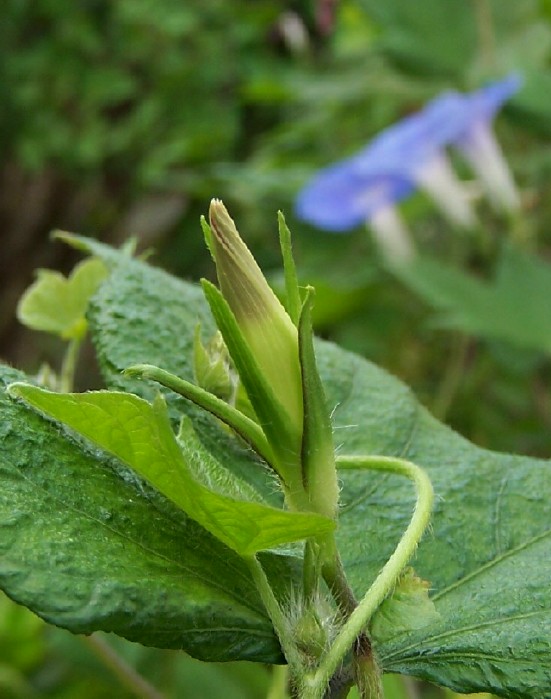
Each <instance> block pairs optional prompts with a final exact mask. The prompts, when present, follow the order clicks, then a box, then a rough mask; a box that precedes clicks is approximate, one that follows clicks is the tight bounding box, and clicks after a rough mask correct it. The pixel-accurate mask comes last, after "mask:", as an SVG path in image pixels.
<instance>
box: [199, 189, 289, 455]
mask: <svg viewBox="0 0 551 699" xmlns="http://www.w3.org/2000/svg"><path fill="white" fill-rule="evenodd" d="M209 218H210V225H211V232H212V235H211V237H210V240H209V241H208V242H209V247H210V250H211V253H212V255H213V257H214V261H215V263H216V271H217V275H218V282H219V285H220V290H221V292H222V294H223V296H224V298H225V299H226V302H227V303H228V305H229V307H230V308H231V310H232V312H233V314H234V316H235V319H236V321H237V323H238V325H239V329H240V331H241V333H242V335H243V337H244V339H245V340H246V342H247V344H248V346H249V348H250V350H251V352H252V354H253V356H254V359H255V361H256V363H257V365H258V367H259V369H260V371H261V372H262V374H263V376H264V377H265V378H266V381H267V382H268V383H269V384H270V386H271V387H272V390H273V392H274V395H275V396H276V398H277V400H278V401H279V403H280V405H281V407H282V408H283V410H284V411H285V414H286V416H287V419H288V421H289V423H290V425H291V426H292V427H293V429H292V431H293V432H294V433H295V434H296V437H297V445H295V446H297V448H299V441H300V439H301V436H302V423H303V401H302V381H301V370H300V362H299V350H298V332H297V328H296V327H295V325H294V324H293V322H292V320H291V318H290V317H289V316H288V315H287V312H286V311H285V309H284V308H283V306H282V304H281V303H280V301H279V299H278V298H277V296H276V295H275V294H274V292H273V291H272V290H271V288H270V286H269V285H268V282H267V281H266V279H265V277H264V275H263V274H262V271H261V270H260V268H259V266H258V264H257V263H256V260H255V259H254V257H253V256H252V254H251V252H250V251H249V249H248V248H247V246H246V245H245V243H244V242H243V240H242V239H241V237H240V235H239V233H238V231H237V228H236V226H235V223H234V222H233V220H232V218H231V217H230V215H229V214H228V212H227V210H226V207H225V206H224V204H223V203H222V202H221V201H219V200H217V199H213V200H212V201H211V205H210V210H209Z"/></svg>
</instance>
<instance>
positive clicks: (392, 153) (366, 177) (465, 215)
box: [296, 76, 520, 260]
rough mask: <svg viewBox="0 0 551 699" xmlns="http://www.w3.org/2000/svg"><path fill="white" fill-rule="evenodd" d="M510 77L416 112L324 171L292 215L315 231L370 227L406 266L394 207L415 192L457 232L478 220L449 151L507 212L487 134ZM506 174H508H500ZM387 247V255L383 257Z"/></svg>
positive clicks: (404, 235)
mask: <svg viewBox="0 0 551 699" xmlns="http://www.w3.org/2000/svg"><path fill="white" fill-rule="evenodd" d="M519 84H520V83H519V79H518V78H517V77H516V76H511V77H509V78H506V79H505V80H502V81H498V82H495V83H492V84H490V85H488V86H487V87H484V88H482V89H480V90H478V91H476V92H474V93H471V94H470V95H462V94H460V93H458V92H451V91H450V92H446V93H443V94H442V95H440V96H438V97H437V98H435V99H433V100H432V101H431V102H429V103H428V104H427V106H426V107H425V108H424V109H423V110H422V111H420V112H418V113H416V114H413V115H411V116H409V117H406V118H405V119H402V121H400V122H399V123H397V124H395V125H393V126H391V127H389V128H388V129H385V131H383V132H382V133H381V134H380V135H379V136H377V137H376V138H375V139H374V140H373V141H372V142H371V143H370V144H369V145H368V146H367V147H366V148H364V149H362V150H361V151H360V152H359V153H358V154H356V155H354V156H352V157H350V158H348V159H346V160H343V161H341V162H339V163H337V164H335V165H332V166H330V167H328V168H326V169H324V170H322V171H321V172H320V173H318V175H317V176H316V177H314V179H313V180H312V181H311V182H310V183H308V184H307V185H306V187H305V188H304V189H303V190H302V191H301V192H300V194H299V195H298V198H297V201H296V213H297V215H298V216H299V217H300V218H302V219H304V220H306V221H309V222H310V223H313V224H314V225H316V226H318V227H319V228H322V229H325V230H329V231H336V232H343V231H347V230H350V229H351V228H354V227H355V226H357V225H358V224H361V223H364V222H367V223H369V224H370V226H371V228H372V229H373V232H374V233H375V235H376V237H377V239H378V241H379V243H380V244H381V245H382V246H383V249H384V250H385V252H386V253H388V254H392V255H394V256H400V257H401V259H404V260H405V259H407V258H409V257H411V255H412V254H413V244H412V242H411V237H410V236H409V234H408V232H407V229H406V227H405V225H404V224H403V223H402V222H401V221H400V218H399V215H398V213H397V211H396V209H395V204H397V203H399V202H400V201H401V200H402V199H404V198H405V197H407V196H408V195H409V194H410V193H411V192H412V191H413V190H414V189H415V188H417V187H419V188H421V189H423V190H424V191H425V192H427V193H428V194H429V195H430V196H431V198H432V199H433V201H434V202H435V203H436V204H437V206H438V207H439V208H440V209H441V210H442V211H443V213H444V214H445V215H446V216H447V217H448V218H449V219H450V220H451V221H452V222H453V223H454V224H456V225H459V226H470V225H472V224H473V223H474V221H475V217H474V214H473V211H472V208H471V204H470V201H469V197H468V195H467V193H466V190H465V188H464V186H463V184H462V183H461V182H460V181H459V180H458V179H457V178H456V176H455V174H454V172H453V170H452V167H451V165H450V162H449V160H448V157H447V154H446V150H445V149H446V147H447V146H449V145H452V144H453V145H454V146H456V147H457V148H458V149H459V150H460V151H461V153H462V154H463V155H464V157H465V158H466V160H467V161H468V162H469V163H470V164H471V166H472V168H473V170H474V171H475V172H476V174H477V175H478V176H479V177H480V179H481V180H482V182H483V184H484V185H485V186H486V188H487V189H488V191H491V192H492V194H493V196H492V198H493V199H494V201H499V202H500V203H501V204H502V205H504V204H505V201H506V200H507V201H508V202H509V203H508V206H511V202H513V201H514V200H515V198H514V193H515V189H514V184H513V182H512V178H511V177H510V175H509V179H507V175H506V174H504V172H506V173H508V170H507V169H506V165H505V161H504V160H503V157H501V158H500V157H499V156H500V155H501V154H500V151H499V147H498V146H497V144H496V142H495V139H493V135H492V131H491V122H492V120H493V117H494V115H495V113H496V112H497V110H498V109H499V108H500V107H501V105H502V104H503V102H504V101H505V100H506V99H507V98H508V97H509V96H510V95H511V94H512V93H513V92H514V91H515V90H517V89H518V87H519ZM503 166H505V171H504V170H503ZM385 246H386V249H385Z"/></svg>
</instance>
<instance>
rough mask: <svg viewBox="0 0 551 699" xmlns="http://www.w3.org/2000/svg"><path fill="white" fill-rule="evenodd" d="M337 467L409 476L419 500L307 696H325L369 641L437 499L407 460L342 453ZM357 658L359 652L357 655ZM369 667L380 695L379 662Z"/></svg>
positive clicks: (308, 680) (308, 684) (310, 678)
mask: <svg viewBox="0 0 551 699" xmlns="http://www.w3.org/2000/svg"><path fill="white" fill-rule="evenodd" d="M337 467H338V468H346V469H369V470H375V471H387V472H390V473H396V474H398V475H402V476H406V478H409V479H410V480H412V481H413V483H414V484H415V488H416V491H417V502H416V505H415V509H414V512H413V516H412V518H411V521H410V523H409V525H408V527H407V529H406V531H405V532H404V534H403V536H402V538H401V539H400V541H399V543H398V545H397V547H396V549H395V550H394V553H393V554H392V555H391V557H390V558H389V559H388V561H387V562H386V564H385V565H384V566H383V568H382V570H381V572H380V573H379V575H378V576H377V578H376V579H375V581H374V582H373V584H372V585H371V587H370V588H369V590H368V591H367V592H366V594H365V596H364V597H363V599H362V600H361V602H360V603H359V604H358V606H357V607H356V608H355V609H354V611H353V612H352V613H351V614H350V617H349V618H348V621H347V622H346V623H345V624H344V626H343V627H342V628H341V630H340V632H339V634H338V635H337V637H336V638H335V640H334V642H333V644H332V645H331V648H330V649H329V650H328V652H327V654H326V655H325V656H324V658H323V659H322V661H321V663H320V664H319V666H318V668H317V669H316V670H315V671H314V672H313V673H310V674H308V675H307V676H306V677H305V685H304V694H303V699H321V698H322V697H323V694H324V692H325V689H326V687H327V685H328V683H329V681H330V679H331V677H332V676H333V674H334V673H335V671H336V670H337V668H338V667H339V665H340V664H341V662H342V660H343V658H344V656H345V655H346V653H347V652H348V651H349V650H350V649H351V648H352V646H353V645H354V643H357V642H359V641H360V640H361V639H362V638H365V639H366V640H367V641H368V639H367V637H366V636H365V634H364V633H363V631H364V628H365V626H366V624H367V623H368V621H369V619H370V618H371V617H372V616H373V614H374V612H375V611H376V610H377V608H378V607H379V605H380V604H381V602H382V601H383V600H384V599H385V597H386V596H387V595H388V594H389V592H390V591H391V590H392V588H393V587H394V585H395V584H396V581H397V580H398V578H399V576H400V574H401V572H402V570H403V569H404V567H405V566H406V565H407V563H408V561H409V559H410V558H411V556H412V555H413V553H414V551H415V549H416V547H417V545H418V543H419V541H420V540H421V537H422V536H423V533H424V531H425V529H426V527H427V525H428V523H429V520H430V515H431V511H432V503H433V498H434V491H433V488H432V484H431V482H430V480H429V478H428V476H427V475H426V473H425V472H424V471H423V469H421V468H420V467H419V466H417V465H416V464H414V463H412V462H410V461H405V460H404V459H398V458H393V457H384V456H340V457H338V458H337ZM366 655H367V652H364V656H366ZM357 657H358V654H356V658H357ZM368 668H369V665H368V663H367V662H364V668H363V679H364V682H365V684H366V685H368V684H369V685H370V686H371V687H373V692H372V696H373V697H377V696H380V693H379V690H378V689H377V687H379V686H380V683H379V681H378V673H379V671H378V669H377V668H376V666H375V664H374V663H372V664H371V671H372V675H373V676H372V677H371V678H368V677H366V671H367V670H368Z"/></svg>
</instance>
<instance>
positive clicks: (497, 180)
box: [453, 75, 522, 210]
mask: <svg viewBox="0 0 551 699" xmlns="http://www.w3.org/2000/svg"><path fill="white" fill-rule="evenodd" d="M521 85H522V80H521V78H520V76H518V75H509V76H508V77H506V78H504V79H503V80H499V81H497V82H494V83H490V84H489V85H486V86H485V87H482V88H481V89H480V90H477V91H476V92H473V93H472V94H470V95H466V96H465V97H464V99H465V103H466V107H467V108H466V112H465V123H464V125H463V128H461V129H460V130H459V132H458V134H457V137H456V138H455V139H454V140H453V144H454V145H455V146H456V147H457V148H458V149H459V151H460V152H461V153H462V155H463V156H464V157H465V159H466V160H467V162H468V163H469V164H470V166H471V167H472V169H473V170H474V172H475V173H476V175H477V176H478V178H479V179H480V181H481V182H482V184H483V185H484V187H485V189H486V191H487V193H488V196H489V197H490V199H491V201H492V202H493V203H494V205H496V206H497V207H498V208H504V209H506V210H514V209H516V208H518V206H519V203H520V202H519V195H518V192H517V189H516V186H515V183H514V181H513V178H512V176H511V171H510V170H509V167H508V165H507V163H506V162H505V158H504V157H503V153H502V151H501V148H500V147H499V144H498V142H497V141H496V139H495V136H494V134H493V131H492V122H493V119H494V117H495V115H496V114H497V112H498V111H499V109H500V108H501V107H502V106H503V104H504V102H506V101H507V100H508V99H509V98H510V97H511V96H512V95H514V94H515V92H517V91H518V90H519V89H520V87H521Z"/></svg>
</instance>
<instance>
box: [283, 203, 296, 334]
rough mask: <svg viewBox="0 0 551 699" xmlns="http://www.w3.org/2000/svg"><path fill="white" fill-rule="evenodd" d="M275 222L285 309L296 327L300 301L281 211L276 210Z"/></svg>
mask: <svg viewBox="0 0 551 699" xmlns="http://www.w3.org/2000/svg"><path fill="white" fill-rule="evenodd" d="M277 223H278V227H279V245H280V247H281V256H282V258H283V271H284V273H285V293H286V300H287V303H286V306H285V308H286V311H287V313H288V314H289V317H290V318H291V320H292V321H293V323H294V324H295V325H296V326H297V327H298V321H299V318H300V310H301V301H300V291H299V288H298V277H297V269H296V266H295V260H294V259H293V248H292V244H291V231H290V230H289V226H288V225H287V223H286V221H285V216H284V215H283V213H282V212H281V211H278V212H277Z"/></svg>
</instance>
